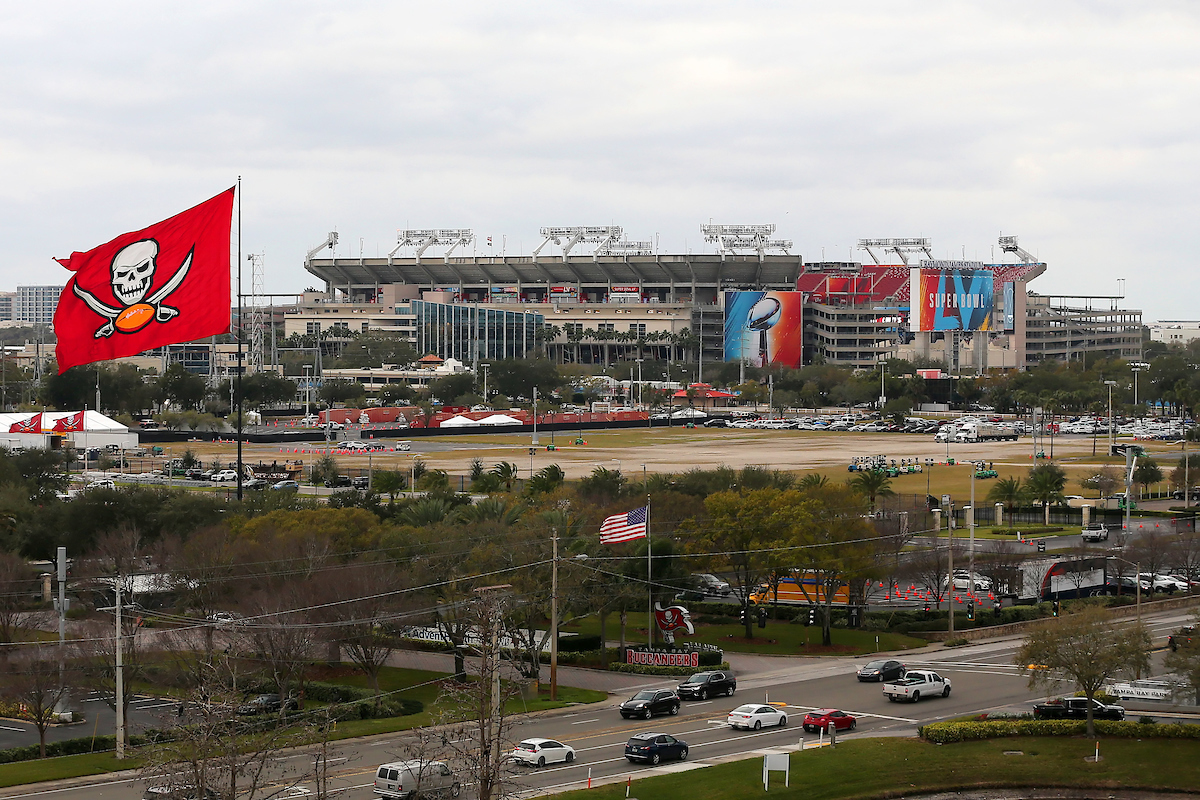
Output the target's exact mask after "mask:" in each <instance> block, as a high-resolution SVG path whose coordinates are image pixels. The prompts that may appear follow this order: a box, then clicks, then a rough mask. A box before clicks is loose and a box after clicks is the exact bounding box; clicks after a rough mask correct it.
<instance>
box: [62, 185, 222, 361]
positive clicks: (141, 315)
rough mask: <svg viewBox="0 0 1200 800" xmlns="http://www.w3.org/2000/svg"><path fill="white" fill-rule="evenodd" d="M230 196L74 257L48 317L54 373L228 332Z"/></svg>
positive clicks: (65, 261)
mask: <svg viewBox="0 0 1200 800" xmlns="http://www.w3.org/2000/svg"><path fill="white" fill-rule="evenodd" d="M233 199H234V189H229V190H228V191H225V192H222V193H221V194H219V195H217V196H216V197H214V198H212V199H211V200H206V201H204V202H203V203H201V204H200V205H198V206H196V207H194V208H190V209H188V210H187V211H184V212H182V213H180V214H176V215H175V216H173V217H171V218H169V219H165V220H163V221H162V222H158V223H155V224H154V225H151V226H149V227H147V228H143V229H141V230H139V231H132V232H130V233H123V234H121V235H120V236H118V237H117V238H115V239H113V240H112V241H111V242H108V243H106V244H102V245H100V246H99V247H95V248H93V249H91V250H88V251H87V252H86V253H72V254H71V257H70V258H66V259H58V262H59V263H60V264H62V265H63V266H64V267H66V268H67V269H69V270H71V271H72V272H74V273H75V274H74V275H73V276H72V277H71V279H70V280H68V281H67V285H66V287H65V288H64V289H63V293H62V296H61V297H60V298H59V300H58V310H57V311H55V313H54V333H55V335H56V336H57V337H58V344H57V346H56V347H55V350H54V352H55V355H56V357H57V359H58V371H59V373H60V374H61V373H62V372H65V371H66V370H67V369H69V368H71V367H74V366H78V365H80V364H90V363H92V362H94V361H107V360H109V359H113V358H120V357H122V356H131V355H136V354H138V353H141V352H144V351H146V350H152V349H154V348H156V347H161V346H163V345H166V344H179V343H182V342H191V341H195V340H197V339H202V338H204V337H206V336H214V335H216V334H219V333H225V332H227V331H228V330H229V310H230V295H229V232H230V226H231V223H232V220H233Z"/></svg>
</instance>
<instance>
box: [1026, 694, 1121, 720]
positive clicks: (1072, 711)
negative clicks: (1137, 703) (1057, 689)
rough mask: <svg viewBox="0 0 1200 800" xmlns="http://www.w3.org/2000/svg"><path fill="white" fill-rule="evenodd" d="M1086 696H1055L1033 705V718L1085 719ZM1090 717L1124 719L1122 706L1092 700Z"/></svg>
mask: <svg viewBox="0 0 1200 800" xmlns="http://www.w3.org/2000/svg"><path fill="white" fill-rule="evenodd" d="M1087 703H1088V700H1087V698H1086V697H1056V698H1054V699H1053V700H1048V701H1046V702H1045V703H1038V704H1037V705H1035V706H1034V707H1033V717H1034V719H1087V709H1088V706H1087ZM1092 719H1115V720H1122V719H1125V708H1124V707H1123V706H1115V705H1109V704H1107V703H1101V702H1100V701H1099V700H1092Z"/></svg>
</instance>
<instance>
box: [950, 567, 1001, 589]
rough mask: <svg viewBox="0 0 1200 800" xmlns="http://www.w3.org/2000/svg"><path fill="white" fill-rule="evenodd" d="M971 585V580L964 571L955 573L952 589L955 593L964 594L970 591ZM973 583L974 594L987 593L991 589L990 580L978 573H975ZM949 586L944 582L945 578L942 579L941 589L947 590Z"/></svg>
mask: <svg viewBox="0 0 1200 800" xmlns="http://www.w3.org/2000/svg"><path fill="white" fill-rule="evenodd" d="M971 583H972V581H971V578H970V576H969V575H968V574H967V572H966V571H965V570H964V571H963V572H958V571H957V570H956V571H955V573H954V588H955V589H956V590H957V591H960V592H965V591H968V590H971ZM974 583H975V588H974V591H976V592H987V591H990V590H991V588H992V579H991V578H988V577H986V576H984V575H980V574H979V573H975V581H974ZM949 586H950V584H949V583H948V582H947V581H946V579H945V578H943V579H942V588H943V589H947V588H949Z"/></svg>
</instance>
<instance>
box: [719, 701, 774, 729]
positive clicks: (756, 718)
mask: <svg viewBox="0 0 1200 800" xmlns="http://www.w3.org/2000/svg"><path fill="white" fill-rule="evenodd" d="M725 721H726V722H728V723H729V727H731V728H745V729H746V730H754V731H756V730H758V729H759V728H762V727H765V726H768V725H777V726H779V727H780V728H782V727H783V726H785V725H787V712H785V711H783V709H780V708H776V707H775V706H767V705H758V704H750V705H744V706H738V707H737V708H735V709H734V710H733V711H730V712H729V718H728V719H726V720H725Z"/></svg>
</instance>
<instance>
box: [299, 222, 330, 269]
mask: <svg viewBox="0 0 1200 800" xmlns="http://www.w3.org/2000/svg"><path fill="white" fill-rule="evenodd" d="M337 240H338V235H337V231H330V232H329V235H328V236H326V237H325V241H323V242H321V243H320V244H319V245H317V246H316V247H314V248H313V249H312V250H309V251H308V255H306V256H305V257H304V268H305V269H308V265H309V264H311V263H312V260H313V256H315V255H316V254H317V253H319V252H321V251H322V250H324V249H325V248H326V247H328V248H329V252H330V254H331V255H332V254H333V248H334V247H335V246H336V245H337Z"/></svg>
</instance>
